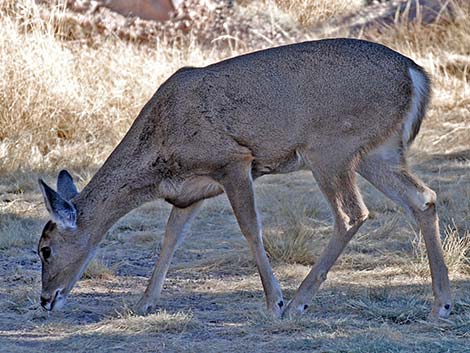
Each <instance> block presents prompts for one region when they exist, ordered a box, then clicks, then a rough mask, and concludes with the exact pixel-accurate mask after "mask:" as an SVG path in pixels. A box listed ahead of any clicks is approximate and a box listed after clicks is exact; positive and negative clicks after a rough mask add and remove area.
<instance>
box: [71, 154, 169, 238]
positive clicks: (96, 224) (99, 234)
mask: <svg viewBox="0 0 470 353" xmlns="http://www.w3.org/2000/svg"><path fill="white" fill-rule="evenodd" d="M142 164H144V165H142ZM159 184H160V178H159V177H158V174H156V173H153V172H152V171H149V170H148V169H147V168H146V167H145V163H144V162H142V161H137V160H133V159H129V158H126V156H125V154H124V153H120V154H116V153H115V152H113V154H112V155H111V156H110V157H109V158H108V160H107V161H106V162H105V164H104V165H103V167H101V168H100V169H99V170H98V172H97V173H96V174H95V175H94V176H93V178H92V179H91V180H90V182H89V183H88V185H87V186H86V187H85V188H84V189H83V191H82V192H81V193H80V194H79V195H78V196H77V197H76V198H75V199H73V200H72V202H73V203H74V205H75V206H76V208H77V211H78V217H77V219H78V227H80V228H82V227H83V228H82V229H88V230H89V231H88V234H89V236H90V241H91V242H92V243H93V244H97V243H99V242H100V241H101V240H103V238H104V237H105V235H106V233H107V231H108V230H109V228H111V226H112V225H113V224H114V223H116V221H117V220H119V219H120V218H121V217H123V216H124V215H126V214H127V213H129V212H130V211H132V210H133V209H135V208H137V207H139V206H140V205H142V204H143V203H145V202H148V201H153V200H155V199H156V198H158V197H159V196H160V195H159V192H158V186H159Z"/></svg>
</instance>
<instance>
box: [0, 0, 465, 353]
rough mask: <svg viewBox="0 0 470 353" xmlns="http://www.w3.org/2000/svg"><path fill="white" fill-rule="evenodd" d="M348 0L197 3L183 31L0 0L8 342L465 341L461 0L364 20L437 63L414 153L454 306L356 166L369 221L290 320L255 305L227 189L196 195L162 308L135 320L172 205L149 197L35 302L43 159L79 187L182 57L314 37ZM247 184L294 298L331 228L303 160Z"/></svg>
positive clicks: (271, 347) (0, 175)
mask: <svg viewBox="0 0 470 353" xmlns="http://www.w3.org/2000/svg"><path fill="white" fill-rule="evenodd" d="M194 1H196V0H194ZM358 3H359V2H356V1H354V2H346V1H342V0H335V1H318V0H312V1H300V0H299V1H297V0H295V1H291V2H286V1H279V2H276V1H262V2H254V1H249V0H247V1H244V2H243V3H242V4H241V5H235V6H234V8H233V9H231V10H227V12H224V11H222V10H221V11H219V10H217V11H218V12H217V11H214V12H211V11H209V10H208V9H209V8H210V6H206V7H204V6H200V7H193V9H194V11H193V12H192V14H191V15H190V19H189V21H190V23H191V28H190V30H189V31H186V30H182V29H181V28H180V27H178V26H179V25H180V24H181V20H175V22H172V23H170V24H168V25H166V27H165V28H163V27H159V26H157V25H155V24H152V23H147V22H141V21H136V20H123V19H122V18H121V19H118V20H119V21H121V20H123V21H124V22H123V23H127V25H128V27H126V26H122V27H120V28H114V27H113V25H112V24H109V25H108V24H107V23H108V22H106V21H108V20H109V19H112V18H113V17H109V14H107V13H104V12H103V13H99V14H93V15H87V14H80V15H77V14H76V13H73V12H71V11H68V10H64V9H63V8H62V7H61V6H56V7H49V6H45V5H35V4H34V2H33V1H32V0H19V1H13V0H6V1H3V2H1V3H0V52H1V54H2V55H1V57H0V77H1V80H0V271H1V272H0V273H1V275H2V283H1V285H0V309H1V310H2V319H1V320H0V344H1V347H2V351H6V352H15V353H16V352H29V351H32V352H38V351H39V352H40V351H48V352H52V351H74V352H93V351H99V352H114V351H135V350H136V347H139V350H140V351H142V352H181V351H184V352H201V351H206V352H209V351H210V352H221V351H225V352H239V351H240V350H242V351H251V352H283V351H284V352H295V351H331V352H338V351H345V352H402V351H413V352H430V351H433V352H434V351H453V352H466V351H468V338H469V337H470V326H469V324H468V323H469V322H470V321H469V320H470V317H469V312H470V302H469V300H468V295H467V293H468V291H469V290H470V277H469V276H470V273H469V252H468V251H469V250H468V249H469V247H470V244H469V237H470V235H469V230H470V203H469V200H470V157H469V156H470V155H469V151H470V143H469V141H470V126H469V124H468V119H469V117H470V109H469V107H470V84H469V72H470V68H469V60H470V33H469V31H468V29H467V27H468V23H469V22H470V7H469V5H468V2H466V1H463V0H462V1H451V2H450V3H451V4H453V6H454V16H453V19H450V17H449V16H448V15H447V14H446V13H445V11H444V12H443V13H442V14H441V16H440V18H439V19H438V20H437V21H436V22H434V23H430V24H423V23H422V22H420V21H416V22H414V23H408V22H406V21H404V20H403V18H404V17H400V16H398V17H397V18H396V20H395V22H394V23H393V24H392V25H390V26H389V27H386V28H384V27H381V28H376V29H374V28H371V29H367V30H365V31H363V32H361V33H360V34H359V36H361V37H363V38H368V39H373V40H376V41H379V42H381V43H383V44H386V45H388V46H390V47H392V48H394V49H396V50H398V51H400V52H402V53H403V54H405V55H408V56H410V57H412V58H413V59H415V60H416V61H417V62H418V63H419V64H421V65H423V66H424V67H425V68H426V70H427V71H428V72H429V73H430V74H431V75H432V78H433V83H434V96H433V100H432V106H431V109H430V111H429V114H428V117H427V119H426V120H425V122H424V124H423V128H422V131H421V133H420V135H419V136H418V139H417V141H416V142H415V144H414V147H413V149H412V151H411V153H410V157H411V160H412V164H413V166H414V169H416V173H417V174H418V175H420V176H421V177H423V179H424V180H425V182H426V183H428V184H429V185H430V186H431V187H432V188H433V189H435V190H436V191H437V193H438V195H439V201H438V210H439V214H440V218H441V233H442V234H443V242H444V249H445V256H446V260H447V262H448V264H449V268H450V273H451V279H452V287H453V295H454V297H455V303H456V304H455V309H454V314H453V315H452V316H451V317H450V319H449V320H447V321H443V322H440V323H437V324H436V323H429V322H427V321H425V318H426V315H427V311H428V310H429V307H430V302H431V299H432V293H431V289H430V280H429V270H428V265H427V259H426V256H425V253H424V250H423V249H424V248H423V244H422V241H421V240H419V239H420V238H419V237H418V236H417V233H416V231H415V230H413V228H412V227H410V225H409V224H408V221H407V218H406V216H405V215H404V214H403V212H402V211H401V210H399V209H398V208H397V207H396V206H395V205H393V204H392V203H391V202H390V201H388V200H385V199H384V198H383V197H382V196H381V195H380V194H379V193H378V192H377V191H375V190H374V189H373V188H372V187H371V186H370V185H368V184H367V183H365V182H364V181H362V180H361V182H360V186H361V189H362V190H363V193H364V198H365V201H366V204H367V205H368V207H369V208H370V209H371V219H370V220H369V221H368V222H366V224H365V225H364V226H363V227H362V229H361V231H360V233H359V234H358V235H357V237H356V238H355V239H354V240H353V241H352V242H351V244H350V246H349V247H348V249H347V250H346V252H345V254H344V256H343V257H342V258H341V259H340V261H339V262H338V264H337V265H336V266H335V268H334V269H333V271H332V272H331V273H330V275H329V279H328V281H327V282H326V283H325V285H324V287H323V288H322V289H321V290H320V292H319V293H318V295H317V296H316V297H315V299H314V302H313V303H312V304H313V305H312V306H311V307H310V308H309V311H308V312H307V313H306V315H305V316H304V317H303V318H301V319H300V320H285V321H277V320H271V319H269V318H268V317H267V316H266V313H265V312H264V311H263V310H262V309H260V308H262V307H263V305H264V302H263V294H262V289H261V284H260V282H259V278H258V274H257V272H256V268H255V266H254V261H253V260H252V258H251V257H250V255H249V252H248V249H247V245H246V243H245V242H244V241H243V239H242V237H241V236H240V231H239V229H238V226H237V224H236V222H235V220H234V218H233V215H232V213H231V211H230V207H229V205H228V203H227V201H226V200H225V199H224V198H223V197H221V198H216V199H214V200H210V201H209V202H207V206H206V207H205V208H204V210H203V212H202V214H201V216H200V217H199V218H198V220H197V221H196V222H195V224H194V226H193V228H192V234H190V235H189V237H188V239H187V241H186V242H185V244H184V245H183V246H182V248H181V249H180V250H178V251H177V252H176V255H175V260H174V264H178V265H177V266H172V268H171V269H170V272H169V275H168V280H167V281H166V282H165V288H164V291H163V298H162V302H161V305H162V308H165V309H166V311H159V312H157V313H156V314H154V315H150V316H147V317H139V316H136V315H134V314H133V313H132V310H130V309H129V307H132V305H133V304H134V303H135V302H136V301H137V300H138V298H139V296H140V295H141V294H142V292H143V290H144V288H145V285H146V279H147V278H148V276H149V275H150V273H151V270H152V266H153V263H154V261H155V258H156V256H157V255H158V251H159V247H158V242H159V241H160V240H161V237H162V235H163V228H164V225H165V222H166V218H167V217H168V214H169V207H168V205H166V204H164V203H163V202H160V201H158V202H155V203H152V204H149V205H146V206H144V207H142V208H140V209H138V210H137V211H136V212H133V213H131V214H130V215H128V216H127V217H125V218H123V219H122V220H120V221H119V222H118V223H117V224H116V225H115V226H114V227H113V229H112V230H111V231H110V232H109V235H108V237H107V239H106V240H105V242H104V243H103V245H104V246H103V247H102V248H101V249H100V254H99V258H98V260H97V261H96V262H94V263H93V264H92V266H91V267H90V268H89V269H88V270H87V279H86V280H84V281H80V282H79V283H78V286H77V287H76V288H75V289H74V291H73V293H72V295H71V297H70V303H69V304H68V306H67V307H66V308H65V310H64V312H60V313H53V314H51V315H49V316H48V315H46V314H45V313H44V312H42V311H41V310H40V309H38V292H39V289H40V263H39V260H38V258H37V255H36V254H35V253H34V250H35V247H36V242H37V238H38V236H39V233H40V229H41V225H42V224H43V222H44V220H45V217H46V212H45V209H44V207H43V205H42V200H41V196H40V194H39V192H38V190H37V184H36V178H37V176H38V174H40V175H42V176H44V177H46V178H47V179H48V181H49V180H52V179H53V178H55V176H56V172H57V170H59V169H61V168H68V169H70V170H71V171H72V173H73V175H74V176H75V177H76V179H77V180H78V182H79V185H80V187H83V186H84V185H85V184H86V182H87V181H88V180H89V179H90V178H91V176H92V175H93V173H94V172H95V171H96V169H97V168H98V167H99V166H100V165H101V164H102V162H103V161H104V159H105V158H106V157H107V155H108V154H109V153H110V151H111V150H112V149H113V148H114V146H115V145H116V144H117V143H118V141H119V140H120V139H121V138H122V136H123V134H124V133H125V131H126V130H127V129H128V127H129V126H130V124H131V123H132V121H133V119H134V118H135V116H136V115H137V114H138V112H139V109H140V108H141V107H142V106H143V104H144V103H145V102H146V101H147V99H148V98H149V97H150V96H151V95H152V94H153V92H154V91H155V89H156V88H157V87H158V86H159V84H161V83H162V82H163V81H164V80H165V78H166V77H168V76H169V75H171V73H173V72H174V71H175V70H176V69H178V68H179V67H181V66H185V65H193V66H201V65H206V64H209V63H212V62H215V61H218V60H220V59H222V58H225V57H228V56H231V55H237V54H240V53H243V52H248V51H252V50H257V49H261V48H265V47H268V46H274V45H278V44H284V43H289V42H296V41H301V40H305V39H315V38H318V37H321V35H320V34H319V33H321V32H319V31H318V27H317V28H314V27H315V26H316V25H317V22H321V23H323V22H322V21H323V20H326V19H332V18H336V19H337V16H338V15H339V14H346V13H350V12H353V13H354V12H355V11H356V9H357V6H358V5H357V4H358ZM223 16H225V17H223ZM221 18H225V19H226V21H225V22H224V21H222V22H221ZM126 21H127V22H126ZM191 21H192V22H191ZM113 28H114V29H113ZM341 33H342V35H345V36H347V35H348V32H347V31H345V32H344V33H343V32H341ZM256 188H257V194H258V199H259V202H258V204H259V208H260V211H261V214H262V216H263V223H264V228H265V238H264V240H265V245H266V248H267V251H268V252H269V255H270V257H271V258H272V260H273V263H274V269H275V272H276V274H277V276H278V277H279V278H280V282H281V284H282V287H283V290H284V295H285V297H286V299H290V298H291V297H292V295H293V292H294V290H295V289H296V288H297V287H298V285H299V283H300V282H301V280H302V279H303V277H304V276H305V275H306V273H307V272H308V270H309V266H308V265H309V264H311V263H313V262H314V261H315V257H316V256H318V254H319V253H320V251H321V248H322V247H323V246H324V244H325V242H326V241H327V240H328V238H329V235H330V233H331V215H330V213H329V210H328V207H327V205H326V203H325V202H324V201H323V200H322V197H321V195H320V193H319V190H318V188H317V187H316V186H315V184H314V183H313V178H312V177H311V175H310V174H309V173H306V172H300V173H295V174H292V175H289V176H268V177H264V178H261V179H260V180H259V181H258V182H257V183H256Z"/></svg>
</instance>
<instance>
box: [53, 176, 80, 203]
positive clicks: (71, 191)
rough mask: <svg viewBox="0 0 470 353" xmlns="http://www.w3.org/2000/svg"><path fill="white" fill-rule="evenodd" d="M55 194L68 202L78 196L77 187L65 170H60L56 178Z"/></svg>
mask: <svg viewBox="0 0 470 353" xmlns="http://www.w3.org/2000/svg"><path fill="white" fill-rule="evenodd" d="M57 192H58V193H59V195H60V196H61V197H62V198H63V199H65V200H66V201H70V200H72V199H73V198H74V197H75V196H77V195H78V191H77V187H76V186H75V184H74V183H73V178H72V176H71V175H70V173H69V172H68V171H66V170H65V169H64V170H61V171H60V173H59V176H58V177H57Z"/></svg>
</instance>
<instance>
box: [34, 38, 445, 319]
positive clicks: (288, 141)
mask: <svg viewBox="0 0 470 353" xmlns="http://www.w3.org/2000/svg"><path fill="white" fill-rule="evenodd" d="M429 94H430V82H429V79H428V77H427V75H426V73H425V72H424V71H423V69H422V68H421V67H419V66H418V65H417V64H415V63H414V62H413V61H412V60H410V59H408V58H406V57H404V56H402V55H400V54H398V53H397V52H394V51H393V50H391V49H388V48H387V47H385V46H382V45H379V44H375V43H370V42H366V41H361V40H353V39H328V40H320V41H313V42H305V43H300V44H293V45H287V46H281V47H277V48H272V49H268V50H262V51H258V52H255V53H251V54H247V55H242V56H238V57H235V58H232V59H228V60H225V61H222V62H219V63H216V64H213V65H209V66H207V67H204V68H183V69H180V70H178V71H177V72H176V73H175V74H174V75H173V76H171V77H170V78H169V79H168V80H167V81H166V82H165V83H163V84H162V85H161V87H160V88H159V89H158V91H157V92H156V93H155V95H154V96H153V97H152V98H151V99H150V101H149V102H148V103H147V104H146V105H145V106H144V108H143V109H142V111H141V112H140V114H139V116H138V117H137V119H136V120H135V122H134V124H133V125H132V127H131V128H130V130H129V131H128V132H127V134H126V136H125V137H124V139H123V140H122V141H121V143H120V144H119V145H118V146H117V147H116V149H115V150H114V151H113V152H112V154H111V155H110V157H109V158H108V159H107V161H106V162H105V163H104V165H103V166H102V167H101V169H100V170H98V172H97V173H96V175H95V176H94V177H93V178H92V179H91V181H90V182H89V184H88V185H87V186H86V187H85V188H84V190H83V191H82V192H81V193H78V192H77V189H76V188H75V186H74V184H73V181H72V178H71V176H70V174H69V173H68V172H66V171H62V172H61V173H60V174H59V177H58V181H57V192H56V191H54V190H53V189H51V188H50V187H48V186H47V185H46V184H45V183H44V182H43V181H42V180H39V182H40V186H41V190H42V193H43V195H44V200H45V203H46V206H47V209H48V210H49V213H50V216H51V221H49V222H48V223H47V224H46V226H45V228H44V231H43V233H42V236H41V239H40V241H39V253H40V256H41V260H42V296H41V304H42V306H43V307H44V308H46V309H47V310H52V309H56V308H59V307H60V306H62V304H63V303H64V301H65V298H66V296H67V295H68V294H69V292H70V290H71V289H72V287H73V286H74V284H75V283H76V281H77V280H78V279H79V278H80V276H81V274H82V272H83V270H84V268H85V267H86V266H87V264H88V262H89V261H90V259H91V258H92V256H93V253H94V251H95V249H96V248H97V246H98V244H99V243H100V242H101V241H102V239H103V238H104V236H105V234H106V232H107V230H108V229H109V228H110V227H111V226H112V225H113V224H114V223H115V222H116V221H117V220H118V219H119V218H121V217H122V216H124V215H125V214H126V213H128V212H129V211H130V210H132V209H134V208H136V207H138V206H139V205H141V204H143V203H144V202H148V201H152V200H155V199H157V198H163V199H165V200H166V201H168V202H169V203H171V204H172V205H173V209H172V211H171V215H170V217H169V220H168V224H167V227H166V231H165V235H164V239H163V246H162V250H161V254H160V256H159V258H158V261H157V263H156V266H155V269H154V271H153V274H152V277H151V279H150V283H149V285H148V287H147V289H146V291H145V293H144V295H143V297H142V298H141V299H140V301H139V303H138V304H137V309H138V310H139V311H140V312H142V313H146V312H148V311H150V310H153V309H154V308H155V306H156V304H157V301H158V299H159V297H160V293H161V290H162V285H163V281H164V278H165V275H166V273H167V271H168V268H169V266H170V262H171V259H172V256H173V253H174V252H175V249H176V248H177V246H178V245H179V244H180V243H181V242H182V241H183V237H184V233H185V230H186V228H187V227H188V226H189V224H190V222H191V220H192V219H193V218H194V217H195V216H196V214H197V212H198V210H199V209H200V208H201V205H202V203H203V200H204V199H207V198H210V197H213V196H216V195H219V194H221V193H223V192H225V193H226V194H227V197H228V199H229V201H230V204H231V206H232V208H233V211H234V214H235V216H236V218H237V220H238V223H239V226H240V229H241V231H242V233H243V235H244V236H245V237H246V239H247V241H248V245H249V247H250V250H251V252H252V254H253V256H254V257H255V259H256V264H257V266H258V271H259V274H260V277H261V282H262V284H263V288H264V292H265V294H266V301H267V308H268V311H269V312H270V313H271V314H272V315H273V316H274V317H280V316H282V315H286V316H289V317H290V316H295V315H299V314H301V313H302V312H303V311H304V310H305V309H306V308H307V307H308V305H309V303H310V302H311V300H312V297H313V295H314V294H315V292H316V291H317V290H318V288H319V287H320V285H321V283H322V282H323V281H325V279H326V276H327V273H328V271H329V270H330V268H331V267H332V266H333V264H334V263H335V261H336V259H337V258H338V257H339V255H340V254H341V252H342V251H343V249H344V248H345V246H346V245H347V243H348V242H349V241H350V239H351V238H352V237H353V235H354V234H355V233H356V231H357V230H358V229H359V227H360V226H361V225H362V224H363V223H364V221H365V220H366V219H367V216H368V210H367V208H366V206H365V205H364V202H363V200H362V197H361V194H360V192H359V190H358V187H357V183H356V176H355V174H356V172H357V173H359V174H360V175H362V176H363V177H364V178H365V179H367V180H368V181H370V182H371V183H372V184H373V185H374V186H375V187H376V188H377V189H379V190H380V191H382V192H383V193H384V194H385V195H387V196H388V197H389V198H390V199H392V200H393V201H395V202H396V203H398V204H400V205H402V206H403V207H404V208H405V209H407V210H408V211H409V212H410V214H411V215H412V216H413V217H414V218H415V220H416V221H417V223H418V225H419V227H420V229H421V232H422V234H423V237H424V240H425V243H426V248H427V251H428V255H429V263H430V267H431V275H432V284H433V292H434V296H435V302H434V305H433V309H432V316H433V317H447V316H448V315H449V313H450V310H451V297H450V289H449V279H448V274H447V268H446V265H445V263H444V258H443V251H442V247H441V243H440V237H439V227H438V218H437V214H436V194H435V193H434V191H432V190H431V189H429V188H428V187H427V186H426V185H424V183H423V182H422V181H420V180H419V179H418V178H417V177H415V176H413V175H412V174H411V173H410V172H409V170H408V168H407V164H406V152H407V150H408V148H409V146H410V144H411V143H412V142H413V140H414V138H415V137H416V134H417V133H418V131H419V128H420V125H421V121H422V119H423V118H424V115H425V111H426V106H427V105H428V100H429ZM299 169H308V170H311V172H312V174H313V176H314V178H315V180H316V181H317V183H318V185H319V187H320V189H321V191H322V192H323V194H324V196H325V198H326V199H327V200H328V203H329V205H330V207H331V210H332V212H333V215H334V232H333V235H332V237H331V240H330V242H329V243H328V245H327V246H326V249H325V250H324V252H323V254H322V255H321V257H320V258H319V259H318V261H317V262H316V263H315V265H314V266H313V268H312V269H311V271H310V273H309V274H308V276H307V277H306V278H305V279H304V281H303V282H302V284H301V285H300V287H299V289H298V290H297V292H296V293H295V295H294V297H293V299H292V300H291V301H290V302H289V303H288V304H287V305H284V301H283V297H282V293H281V289H280V286H279V284H278V282H277V280H276V278H275V277H274V275H273V271H272V269H271V265H270V263H269V260H268V257H267V255H266V252H265V250H264V247H263V240H262V236H261V224H260V221H259V217H258V212H257V209H256V202H255V197H254V193H253V180H254V179H256V178H258V177H260V176H262V175H265V174H272V173H289V172H293V171H295V170H299Z"/></svg>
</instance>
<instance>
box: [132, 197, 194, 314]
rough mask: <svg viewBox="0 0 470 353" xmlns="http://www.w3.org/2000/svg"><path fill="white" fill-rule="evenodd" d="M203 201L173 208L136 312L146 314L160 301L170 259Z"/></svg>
mask: <svg viewBox="0 0 470 353" xmlns="http://www.w3.org/2000/svg"><path fill="white" fill-rule="evenodd" d="M202 203H203V201H198V202H196V203H194V204H192V205H191V206H189V207H186V208H178V207H173V209H172V210H171V214H170V217H169V219H168V223H167V226H166V229H165V235H164V238H163V244H162V250H161V252H160V256H159V257H158V260H157V263H156V264H155V268H154V270H153V273H152V277H151V278H150V282H149V284H148V287H147V289H146V290H145V293H144V295H143V296H142V298H141V299H140V300H139V302H138V303H137V305H136V311H137V312H138V313H140V314H146V313H148V312H151V311H152V310H154V308H155V305H156V303H157V302H158V300H159V299H160V294H161V292H162V287H163V281H164V280H165V277H166V274H167V272H168V268H169V267H170V263H171V259H172V258H173V254H174V253H175V251H176V249H177V247H178V246H179V245H180V244H181V243H182V241H183V239H184V236H185V233H186V231H187V228H189V225H190V224H191V221H192V220H193V219H194V218H195V217H196V215H197V213H198V211H199V210H200V209H201V206H202Z"/></svg>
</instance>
